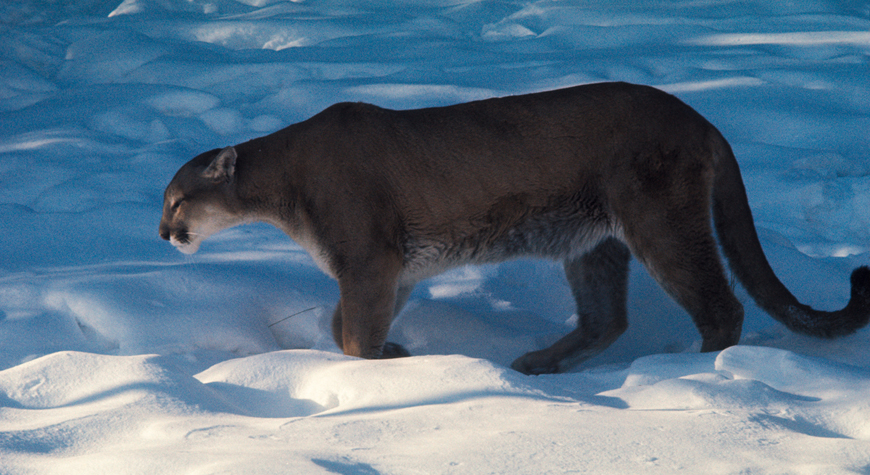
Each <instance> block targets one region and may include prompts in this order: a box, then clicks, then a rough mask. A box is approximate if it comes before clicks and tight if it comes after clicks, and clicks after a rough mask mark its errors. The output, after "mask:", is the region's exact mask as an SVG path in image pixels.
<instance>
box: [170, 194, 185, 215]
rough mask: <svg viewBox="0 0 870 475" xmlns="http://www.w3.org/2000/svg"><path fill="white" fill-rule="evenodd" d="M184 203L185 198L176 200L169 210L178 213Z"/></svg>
mask: <svg viewBox="0 0 870 475" xmlns="http://www.w3.org/2000/svg"><path fill="white" fill-rule="evenodd" d="M183 201H184V199H183V198H179V199H177V200H175V201H174V202H173V203H172V204H171V205H169V210H170V211H172V212H173V213H174V212H176V211H178V207H179V206H181V203H182V202H183Z"/></svg>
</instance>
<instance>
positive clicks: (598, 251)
mask: <svg viewBox="0 0 870 475" xmlns="http://www.w3.org/2000/svg"><path fill="white" fill-rule="evenodd" d="M630 258H631V254H630V253H629V251H628V248H627V247H626V246H625V245H624V244H622V243H621V242H619V241H617V240H616V239H614V238H608V239H606V240H605V241H603V242H601V243H600V244H598V246H596V247H595V248H594V249H592V250H591V251H589V252H588V253H586V254H584V255H583V256H580V257H576V258H569V259H566V260H565V262H564V267H565V276H566V277H567V279H568V284H569V285H570V287H571V292H572V294H573V295H574V299H575V300H576V302H577V328H576V329H574V330H573V331H571V332H570V333H568V334H567V335H565V336H564V337H562V338H561V339H560V340H559V341H557V342H556V343H554V344H553V345H552V346H550V347H549V348H546V349H544V350H539V351H533V352H530V353H526V354H525V355H523V356H521V357H520V358H517V360H516V361H514V362H513V364H512V365H511V367H512V368H513V369H515V370H517V371H519V372H521V373H525V374H545V373H558V372H562V371H566V370H568V369H570V368H572V367H574V366H576V365H577V364H579V363H581V362H583V361H585V360H588V359H589V358H592V357H593V356H595V355H597V354H598V353H600V352H601V351H603V350H604V349H605V348H607V347H608V346H610V344H611V343H613V342H614V341H615V340H616V339H617V338H619V336H620V335H622V333H623V332H625V329H626V328H627V327H628V319H627V317H626V297H627V292H628V262H629V260H630Z"/></svg>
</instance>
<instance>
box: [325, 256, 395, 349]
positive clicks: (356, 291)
mask: <svg viewBox="0 0 870 475" xmlns="http://www.w3.org/2000/svg"><path fill="white" fill-rule="evenodd" d="M364 262H365V266H364V268H361V269H355V268H349V269H346V270H345V271H344V272H342V273H341V275H340V276H339V278H338V286H339V290H340V291H341V297H340V299H339V303H338V306H337V307H336V309H335V313H334V314H333V316H332V333H333V338H335V342H336V343H337V344H338V346H339V348H341V349H342V351H344V354H346V355H351V356H359V357H361V358H369V359H370V358H383V357H387V358H389V357H396V356H407V354H408V353H407V351H406V350H405V349H404V348H402V347H401V346H400V345H396V344H387V345H386V346H385V343H386V340H387V334H388V333H389V331H390V324H391V323H392V321H393V317H394V316H395V313H396V312H397V299H398V298H401V300H402V301H401V302H398V303H401V304H404V301H405V300H406V299H407V297H408V294H410V288H408V289H405V288H404V287H402V288H401V289H399V287H398V284H397V281H398V275H399V270H400V268H401V260H400V259H398V258H390V257H387V256H383V257H381V258H376V259H371V258H370V259H366V260H364Z"/></svg>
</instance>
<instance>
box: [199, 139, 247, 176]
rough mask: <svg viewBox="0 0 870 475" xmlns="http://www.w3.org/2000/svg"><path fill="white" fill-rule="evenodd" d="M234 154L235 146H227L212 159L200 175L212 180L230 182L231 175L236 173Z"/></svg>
mask: <svg viewBox="0 0 870 475" xmlns="http://www.w3.org/2000/svg"><path fill="white" fill-rule="evenodd" d="M237 157H238V154H236V149H235V147H227V148H225V149H223V150H221V151H220V152H218V154H217V155H215V157H214V158H213V159H212V161H211V164H209V166H208V168H206V169H205V171H204V172H202V176H204V177H205V178H208V179H209V180H213V181H216V182H218V181H223V182H227V183H229V182H231V181H232V180H233V175H234V174H235V173H236V158H237Z"/></svg>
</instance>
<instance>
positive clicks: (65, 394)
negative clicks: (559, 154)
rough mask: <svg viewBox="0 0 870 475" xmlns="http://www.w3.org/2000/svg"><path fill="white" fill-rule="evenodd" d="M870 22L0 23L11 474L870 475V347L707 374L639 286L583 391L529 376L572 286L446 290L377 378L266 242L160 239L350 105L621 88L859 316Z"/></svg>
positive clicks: (161, 9) (277, 14)
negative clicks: (723, 140) (719, 143)
mask: <svg viewBox="0 0 870 475" xmlns="http://www.w3.org/2000/svg"><path fill="white" fill-rule="evenodd" d="M868 78H870V3H868V2H866V1H857V0H853V1H840V2H834V1H830V2H821V1H809V0H796V1H789V2H769V1H763V0H756V1H748V2H733V1H730V0H706V1H695V0H669V1H664V0H653V1H642V2H641V1H624V0H595V1H588V0H587V1H579V0H577V1H574V0H571V1H552V0H541V1H496V0H481V1H474V0H401V1H396V2H388V1H383V0H354V1H351V0H307V1H300V2H283V1H274V0H211V1H209V0H123V2H122V0H82V1H77V2H60V1H50V0H16V1H8V2H2V3H0V226H2V232H0V473H3V474H7V473H8V474H19V473H24V474H27V473H39V474H46V473H63V474H68V473H112V474H119V473H143V474H154V473H172V474H174V473H197V474H206V473H251V474H255V473H262V474H275V473H294V474H296V473H338V474H363V475H368V474H409V473H506V474H507V473H510V474H514V473H566V472H568V473H619V474H626V473H666V474H670V473H674V472H678V471H682V472H685V473H705V474H710V473H753V474H755V473H787V474H826V475H830V474H846V473H849V474H867V473H870V345H868V343H870V330H867V329H865V330H862V331H860V332H858V333H857V334H855V335H852V336H849V337H846V338H842V339H839V340H833V341H821V340H817V339H812V338H808V337H801V336H797V335H794V334H791V333H789V332H788V331H786V330H785V329H784V328H783V327H782V326H781V325H779V324H777V323H775V322H774V321H773V320H772V319H771V318H769V317H768V316H767V315H765V314H763V313H762V312H760V311H759V310H758V309H757V308H756V307H755V306H754V305H753V304H752V303H751V302H750V301H749V300H748V298H747V297H746V294H745V293H744V292H743V291H742V290H740V289H738V295H739V296H740V297H741V299H742V300H743V301H744V304H745V305H746V310H747V317H746V323H745V326H744V337H743V341H742V344H741V345H740V346H737V347H733V348H730V349H728V350H725V351H723V352H721V353H718V354H699V353H697V349H698V347H699V337H698V335H697V332H696V330H695V329H694V327H693V325H692V324H691V322H690V320H689V318H688V316H687V315H686V314H685V313H684V312H683V311H682V310H681V309H680V308H679V307H678V306H677V305H676V304H675V303H673V302H672V301H671V300H670V299H669V298H668V297H666V296H665V295H664V293H663V292H662V291H661V290H660V289H659V288H658V287H657V286H656V284H655V283H654V282H653V281H652V280H651V279H650V278H649V277H648V275H647V274H646V273H645V271H644V270H643V269H642V268H641V267H640V266H637V265H636V264H632V265H633V267H632V274H631V291H630V304H629V311H630V321H631V326H630V329H629V331H628V333H626V334H625V335H624V336H623V337H622V338H621V339H620V340H619V341H617V342H616V343H615V344H614V345H613V346H612V347H611V348H610V349H608V350H607V351H606V352H605V353H603V354H602V355H600V356H599V357H597V358H595V359H594V360H592V361H590V362H588V363H587V364H586V365H584V366H583V367H582V368H580V369H579V371H578V372H576V373H572V374H564V375H554V376H540V377H528V376H523V375H521V374H518V373H516V372H513V371H511V370H510V369H507V367H506V365H507V364H509V363H510V361H512V359H513V358H515V357H516V356H518V355H520V354H522V353H524V352H526V351H529V350H531V349H535V348H541V347H543V346H545V345H547V344H549V343H550V342H552V341H553V340H554V338H556V337H558V336H559V335H561V334H564V333H566V332H567V331H568V330H569V329H570V328H571V327H570V321H571V314H572V312H573V307H572V301H571V298H570V295H569V292H568V289H567V286H566V284H565V283H564V281H563V277H562V275H561V269H560V266H559V265H558V264H556V263H552V262H542V261H517V262H510V263H505V264H502V265H498V266H483V267H470V268H462V269H457V270H454V271H451V272H449V273H447V274H444V275H442V276H439V277H436V278H433V279H431V280H429V281H426V282H424V283H423V284H421V285H420V286H418V288H417V289H416V291H415V292H414V294H413V295H412V300H411V302H410V304H409V306H408V307H407V309H406V310H405V311H404V313H403V314H402V315H401V316H400V317H399V319H398V320H397V322H396V325H395V326H394V328H393V332H392V334H391V340H393V341H397V342H399V343H402V344H404V345H405V346H406V347H407V348H409V349H410V350H411V351H412V353H414V354H415V355H419V356H414V357H411V358H407V359H400V360H390V361H361V360H356V359H353V358H348V357H345V356H343V355H341V354H340V353H339V352H338V350H337V349H336V347H335V345H334V344H333V343H332V341H331V338H330V337H329V333H328V331H327V328H328V317H329V315H330V314H331V311H332V307H333V306H334V305H335V303H336V301H337V298H338V289H337V286H336V284H335V283H334V282H332V281H331V280H330V279H329V278H327V277H326V276H324V275H323V274H321V273H320V272H319V271H318V270H317V268H316V267H315V266H314V264H313V262H312V261H311V260H310V259H309V258H308V256H307V255H306V254H305V253H304V252H303V251H302V249H301V248H299V247H298V246H297V245H296V244H295V243H293V242H292V241H290V240H289V239H287V238H286V237H285V236H283V235H282V234H280V233H279V232H278V231H277V230H275V229H273V228H270V227H268V226H265V225H254V226H247V227H241V228H236V229H233V230H230V231H227V232H224V233H221V234H219V235H217V236H215V237H213V238H211V239H210V240H208V241H206V242H205V244H204V245H203V246H202V249H201V250H200V253H199V254H197V255H195V256H192V257H188V256H183V255H181V254H179V253H177V252H176V251H175V250H174V249H173V248H172V246H170V245H168V244H167V243H165V242H163V241H161V240H160V239H159V238H158V236H157V223H158V221H159V219H160V213H161V202H162V192H163V187H164V186H165V185H166V183H167V182H168V181H169V179H170V178H171V177H172V175H173V174H174V173H175V171H176V170H177V168H178V167H179V166H180V165H181V164H183V163H184V162H186V161H187V160H188V159H190V158H191V157H192V156H194V155H196V154H198V153H200V152H202V151H205V150H208V149H211V148H215V147H220V146H224V145H229V144H234V143H238V142H241V141H243V140H246V139H249V138H252V137H256V136H259V135H263V134H265V133H267V132H271V131H274V130H277V129H279V128H281V127H284V126H286V125H288V124H291V123H294V122H297V121H300V120H303V119H305V118H307V117H309V116H311V115H313V114H314V113H316V112H318V111H320V110H321V109H323V108H325V107H326V106H328V105H330V104H332V103H335V102H339V101H348V100H350V101H366V102H372V103H375V104H378V105H382V106H386V107H394V108H415V107H423V106H433V105H446V104H451V103H456V102H463V101H468V100H473V99H479V98H485V97H491V96H499V95H507V94H517V93H525V92H532V91H539V90H545V89H551V88H556V87H561V86H568V85H574V84H579V83H586V82H595V81H604V80H623V81H630V82H636V83H643V84H650V85H654V86H658V87H660V88H662V89H665V90H667V91H669V92H672V93H674V94H676V95H677V96H679V97H680V98H682V99H683V100H685V101H686V102H687V103H689V104H690V105H692V106H693V107H695V108H696V109H697V110H699V111H700V112H701V113H702V114H704V115H705V116H706V117H708V118H709V119H710V121H711V122H713V124H715V125H716V126H717V127H719V129H720V130H722V132H723V133H724V134H725V136H726V137H727V138H728V139H729V140H730V141H731V143H732V145H733V146H734V149H735V151H736V153H737V155H738V159H739V161H740V164H741V167H742V169H743V173H744V177H745V181H746V185H747V188H748V193H749V197H750V201H751V204H752V206H753V210H754V213H755V219H756V224H757V226H758V227H759V231H760V234H761V236H762V239H763V244H764V246H765V250H766V252H767V254H768V257H769V259H770V261H771V263H772V265H773V267H774V269H775V270H776V271H777V273H778V274H779V276H780V277H781V278H782V280H783V281H784V282H785V283H786V285H787V286H788V287H789V288H790V289H792V291H793V292H794V293H795V294H796V295H797V296H798V297H799V298H800V299H801V300H803V301H804V302H805V303H808V304H811V305H813V306H815V307H817V308H822V309H829V310H830V309H836V308H840V307H842V306H843V305H844V304H845V302H846V300H847V298H848V293H849V289H848V286H849V284H848V275H849V272H850V270H851V269H852V268H854V267H856V266H858V265H863V264H867V263H868V252H870V156H868V151H870V132H868V131H870V80H868Z"/></svg>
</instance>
